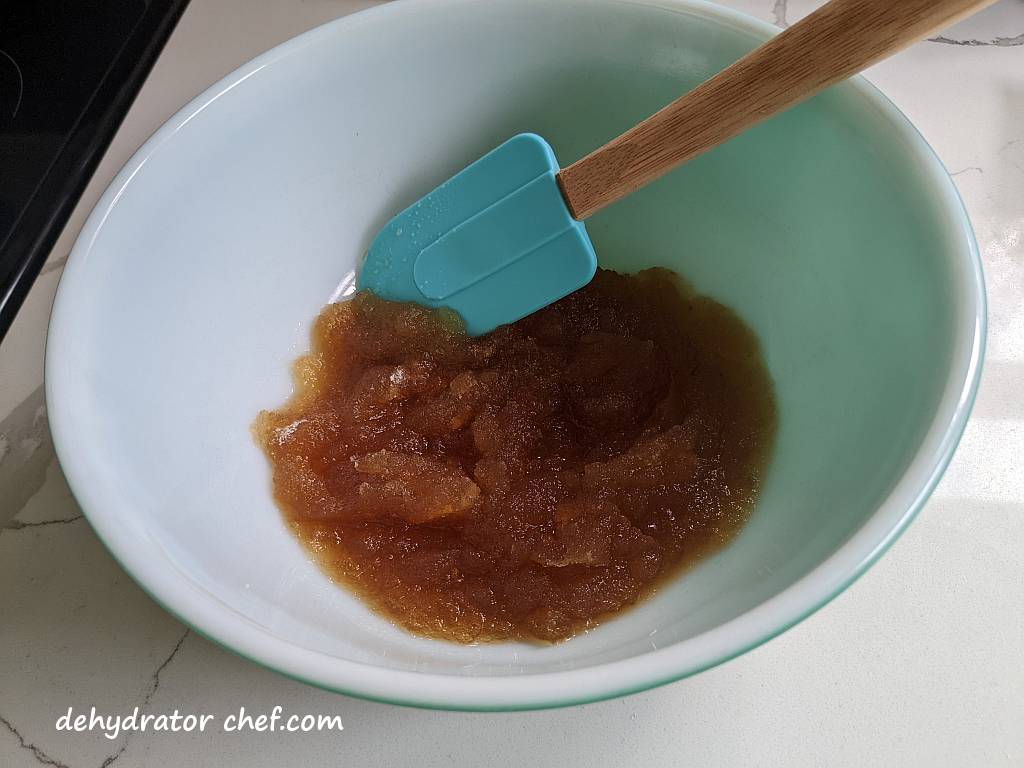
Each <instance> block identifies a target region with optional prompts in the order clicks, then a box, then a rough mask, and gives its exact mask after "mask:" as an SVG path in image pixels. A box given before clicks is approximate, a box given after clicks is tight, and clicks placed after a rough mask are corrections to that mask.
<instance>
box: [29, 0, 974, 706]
mask: <svg viewBox="0 0 1024 768" xmlns="http://www.w3.org/2000/svg"><path fill="white" fill-rule="evenodd" d="M430 2H431V4H432V5H433V6H454V5H457V4H459V5H461V4H464V3H465V2H466V0H430ZM606 2H607V3H608V4H610V5H635V6H644V7H656V8H661V9H665V10H669V11H675V12H679V13H685V14H690V15H696V16H699V17H702V18H704V19H707V20H709V21H711V22H713V23H718V24H724V25H726V26H729V27H732V28H734V29H737V30H739V31H742V32H745V33H747V34H750V35H752V36H754V37H757V38H759V39H767V38H768V37H770V36H771V35H773V34H776V33H777V32H778V31H779V30H778V28H777V27H775V26H773V25H771V24H769V23H768V22H765V21H761V20H758V19H755V18H753V17H751V16H748V15H747V14H744V13H742V12H739V11H735V10H732V9H730V8H725V7H722V6H719V5H715V4H712V3H710V2H706V1H705V0H606ZM413 3H416V4H417V5H418V6H419V7H422V6H423V0H398V2H393V3H388V4H387V5H379V6H375V7H372V8H369V9H366V10H363V11H360V12H357V13H354V14H351V15H348V16H344V17H342V18H340V19H335V20H334V21H330V22H328V23H326V24H323V25H320V26H318V27H315V28H313V29H311V30H309V31H307V32H305V33H303V34H300V35H298V36H297V37H294V38H292V39H290V40H288V41H286V42H284V43H282V44H280V45H278V46H276V47H274V48H272V49H270V50H269V51H267V52H265V53H263V54H261V55H260V56H258V57H256V58H255V59H253V60H251V61H250V62H248V63H246V64H244V65H242V66H241V67H239V68H238V69H236V70H235V71H234V72H232V73H231V74H229V75H227V76H226V77H224V78H222V79H221V80H220V81H218V82H217V83H215V84H214V85H212V86H210V87H209V88H208V89H206V90H205V91H203V93H201V94H200V95H198V96H196V97H195V98H194V99H192V100H191V101H190V102H189V103H188V104H187V105H185V106H184V107H182V108H181V109H180V110H179V111H178V112H177V113H175V115H174V116H173V117H171V118H170V119H169V120H168V121H167V122H166V123H164V124H163V125H162V126H161V127H160V128H159V129H157V130H156V131H155V132H154V133H153V135H152V136H151V137H150V138H149V139H148V140H147V141H146V142H145V143H143V144H142V146H141V147H140V148H139V149H138V150H137V151H136V152H135V153H134V154H133V155H132V157H131V159H130V160H129V161H128V162H127V163H126V164H125V166H124V167H123V168H122V169H121V170H120V171H119V172H118V174H117V175H116V176H115V178H114V179H113V181H112V182H111V183H110V185H109V186H108V187H107V189H106V191H105V192H104V193H103V195H102V197H101V198H100V200H99V202H98V203H97V204H96V206H95V208H94V209H93V211H92V212H91V214H90V215H89V217H88V219H87V220H86V222H85V225H84V226H83V228H82V230H81V232H80V233H79V235H78V238H77V240H76V242H75V245H74V247H73V248H72V251H71V254H70V256H69V258H68V262H67V265H66V267H65V270H64V272H63V274H62V275H61V279H60V283H59V285H58V289H57V294H56V297H55V299H54V304H53V309H52V312H51V318H50V326H49V331H48V335H47V342H46V352H45V390H46V405H47V411H48V413H49V421H50V429H51V432H52V435H53V442H54V448H55V451H56V454H57V457H58V459H59V461H60V464H61V466H62V468H63V470H64V474H65V476H66V478H67V481H68V485H69V487H70V489H71V491H72V493H73V495H74V497H75V499H76V500H77V502H78V503H79V505H80V506H81V508H82V510H83V512H84V513H85V516H86V518H87V519H88V520H89V523H90V525H91V526H92V527H93V529H94V530H95V532H96V534H97V536H98V537H99V539H100V540H101V541H102V542H103V544H104V546H105V547H106V548H107V550H108V551H109V552H110V554H111V555H112V557H113V558H114V560H115V561H116V562H117V563H118V564H119V565H120V566H121V567H122V568H123V569H124V570H125V572H126V573H128V574H129V576H131V578H132V579H133V580H134V581H135V582H136V583H137V584H138V585H139V586H140V587H141V588H142V590H143V591H144V592H146V594H148V595H149V596H150V597H151V598H152V599H153V600H155V601H156V602H157V603H159V604H160V605H161V606H162V607H163V608H164V609H165V610H167V611H168V612H169V613H171V614H172V615H174V616H175V617H176V618H178V619H179V620H180V621H182V622H183V623H184V624H186V625H187V626H188V627H190V628H192V629H193V630H195V631H196V632H197V633H198V634H200V635H202V636H204V637H206V638H208V639H210V640H212V641H213V642H215V643H217V644H218V645H220V646H221V647H223V648H225V649H227V650H229V651H232V652H233V653H236V654H238V655H240V656H242V657H243V658H246V659H248V660H250V661H253V662H255V663H256V664H259V665H260V666H263V667H266V668H269V669H272V670H275V671H277V672H279V673H281V674H284V675H286V676H287V677H290V678H292V679H295V680H299V681H301V682H305V683H308V684H311V685H314V686H317V687H320V688H324V689H326V690H330V691H335V692H339V693H344V694H347V695H350V696H355V697H358V698H363V699H369V700H372V701H379V702H385V703H391V704H400V705H406V706H416V707H423V708H428V709H445V710H471V711H511V710H523V709H544V708H551V707H561V706H570V705H575V704H582V703H587V702H592V701H599V700H603V699H610V698H616V697H620V696H625V695H628V694H632V693H638V692H640V691H644V690H647V689H650V688H654V687H656V686H659V685H664V684H666V683H669V682H673V681H676V680H680V679H682V678H685V677H689V676H691V675H694V674H697V673H699V672H702V671H704V670H706V669H709V668H711V667H714V666H717V665H718V664H721V663H724V662H726V661H728V660H730V659H732V658H735V657H736V656H739V655H741V654H743V653H746V652H747V651H749V650H751V649H753V648H756V647H758V646H760V645H762V644H763V643H765V642H767V641H768V640H770V639H772V638H774V637H776V636H777V635H779V634H781V633H783V632H785V631H786V630H788V629H790V628H791V627H793V626H795V625H796V624H798V623H799V622H800V621H802V620H803V619H804V618H806V617H807V616H809V615H811V614H812V613H814V612H815V611H817V610H818V609H820V608H821V607H823V606H824V605H826V604H827V603H828V602H830V601H831V600H832V599H833V598H835V597H836V596H838V595H839V594H841V593H842V592H843V591H844V590H845V589H846V588H847V587H848V586H849V585H850V584H852V583H853V582H854V581H855V580H856V579H857V578H858V577H859V576H860V575H861V574H863V573H864V572H865V571H866V570H867V569H868V568H869V567H870V566H871V565H872V564H873V563H874V562H875V561H876V560H877V559H878V558H879V557H881V555H882V554H883V553H884V552H885V551H886V550H887V549H888V548H889V547H890V546H891V545H892V544H893V542H894V541H895V540H896V539H897V538H898V537H899V536H900V534H901V533H902V532H903V531H904V530H905V529H906V527H907V526H908V525H909V524H910V522H911V521H912V520H913V519H914V517H915V516H916V515H917V513H918V512H919V511H920V509H921V508H922V506H923V505H924V503H925V502H926V501H927V499H928V497H929V496H930V495H931V492H932V491H933V489H934V488H935V486H936V484H937V483H938V481H939V479H940V478H941V476H942V474H943V472H944V471H945V469H946V467H947V466H948V464H949V461H950V459H951V458H952V456H953V453H954V451H955V449H956V447H957V444H958V443H959V440H960V437H961V435H962V434H963V431H964V428H965V426H966V423H967V419H968V416H969V413H970V410H971V407H972V405H973V403H974V399H975V396H976V393H977V389H978V383H979V380H980V376H981V367H982V360H983V357H984V347H985V329H986V297H985V287H984V280H983V276H982V267H981V258H980V254H979V251H978V246H977V243H976V241H975V238H974V233H973V231H972V228H971V224H970V221H969V219H968V216H967V212H966V209H965V207H964V204H963V201H962V200H961V198H960V195H959V193H958V191H957V189H956V186H955V184H954V183H953V181H952V179H951V178H950V176H949V174H948V172H947V171H946V169H945V167H944V166H943V165H942V162H941V161H940V160H939V158H938V157H937V155H936V154H935V152H934V151H933V150H932V148H931V147H930V146H929V145H928V143H927V142H926V141H925V140H924V138H923V137H922V136H921V134H920V133H919V132H918V131H917V129H916V128H915V127H914V126H913V125H912V124H911V123H910V121H909V120H908V119H907V118H906V117H905V116H904V115H903V114H902V113H901V112H900V111H899V110H898V109H897V108H896V107H895V106H894V105H893V104H892V103H891V102H890V101H889V100H888V99H887V98H886V97H885V96H884V95H883V94H882V93H881V92H880V91H878V90H877V89H876V88H875V87H874V86H873V85H871V84H870V83H868V82H867V81H866V80H865V79H864V78H863V77H860V76H857V77H854V78H852V79H851V80H850V81H849V83H850V87H851V90H850V91H848V93H849V94H856V98H859V100H860V101H861V102H862V104H861V106H867V107H869V108H871V109H873V110H874V111H875V113H876V114H877V116H878V117H879V118H880V119H881V120H882V121H883V122H884V123H885V125H886V130H887V131H890V132H891V133H892V135H893V137H894V138H895V139H897V140H901V141H902V142H903V145H904V147H905V148H906V149H907V152H908V159H909V160H910V161H911V162H910V166H911V167H912V168H913V169H914V171H915V173H916V174H917V175H919V177H920V179H921V183H922V185H923V186H924V188H926V189H930V190H931V191H932V192H933V193H934V194H935V196H936V198H937V199H936V200H935V201H934V202H933V205H935V206H936V208H937V209H938V210H939V211H940V212H941V213H942V214H944V215H942V216H939V217H938V220H939V221H940V222H941V226H942V228H943V232H942V235H943V239H944V240H945V241H946V242H947V243H948V244H949V245H948V249H947V250H948V253H950V254H952V256H951V258H953V259H954V262H953V263H952V265H951V274H953V275H954V277H955V280H956V284H955V286H954V288H955V293H956V295H955V296H954V297H953V298H954V301H955V306H956V325H955V328H954V332H955V338H954V343H953V349H952V359H951V362H950V366H949V375H948V378H947V381H946V384H945V387H944V390H943V393H942V397H941V400H940V402H939V404H938V407H937V409H936V412H935V414H934V416H933V419H932V422H931V425H930V427H929V429H928V432H927V433H926V435H925V436H924V438H923V439H922V441H921V443H920V445H919V446H918V449H917V452H916V453H915V455H914V457H913V459H912V460H911V462H910V464H909V465H908V466H907V468H906V470H905V471H904V473H903V475H902V476H901V477H900V478H899V480H898V481H897V483H896V484H895V486H894V487H893V488H892V490H891V491H890V492H889V494H888V496H887V497H886V498H885V499H884V500H883V501H882V502H881V504H879V506H878V508H877V509H876V510H875V512H874V513H873V514H872V515H871V517H870V518H869V519H868V520H867V521H866V522H865V524H864V525H863V526H862V527H861V528H859V529H858V530H857V531H856V532H855V533H854V534H853V535H852V536H850V538H849V539H847V540H846V541H845V542H844V543H843V544H842V545H841V546H840V547H839V548H838V549H837V550H836V551H835V552H833V553H832V554H831V555H830V556H829V557H828V558H827V559H825V560H824V561H822V562H821V563H819V564H818V565H817V566H815V567H814V568H813V569H812V570H811V571H810V572H808V573H807V574H806V575H804V576H803V577H802V578H800V579H799V580H797V581H796V582H795V583H793V584H791V585H789V586H788V587H786V588H785V589H784V590H783V591H782V592H780V593H778V594H776V595H774V596H773V597H771V598H769V599H768V600H766V601H765V602H763V603H761V604H759V605H757V606H755V607H754V608H753V609H751V610H749V611H747V612H746V613H743V614H741V615H740V616H737V617H736V618H734V619H731V620H729V621H728V622H726V623H725V624H722V625H719V626H717V627H715V628H714V629H711V630H708V631H706V632H704V633H702V634H700V635H697V636H695V637H692V638H689V639H687V640H684V641H681V642H679V643H675V644H673V645H670V646H667V647H665V648H661V649H657V650H652V651H649V652H647V653H644V654H642V655H640V656H633V657H630V658H627V659H621V660H617V661H613V662H608V663H604V664H598V665H593V666H588V667H583V668H580V669H574V670H567V671H558V672H545V673H534V674H524V675H516V676H508V677H490V676H478V677H475V676H466V677H459V676H454V675H443V674H432V673H420V672H411V671H405V670H393V669H387V668H383V667H377V666H374V665H371V664H365V663H362V662H355V661H348V660H344V659H339V658H337V657H334V656H331V655H329V654H325V653H321V652H318V651H313V650H310V649H306V648H302V647H299V646H296V645H293V644H292V643H290V642H288V641H286V640H284V639H282V638H279V637H277V636H276V635H274V634H272V633H271V632H270V631H268V630H267V629H265V628H262V627H260V626H258V625H256V624H255V623H253V622H251V621H250V620H248V619H246V618H245V617H244V616H242V615H241V614H238V613H236V612H235V611H233V610H231V609H229V608H228V607H227V606H226V605H225V604H223V603H221V602H220V601H219V600H218V599H217V598H215V597H214V596H213V595H210V594H209V593H207V592H205V591H204V590H202V589H201V588H200V587H199V586H198V585H197V584H195V583H194V582H192V581H191V579H189V577H188V576H187V575H185V574H184V573H181V572H179V571H177V569H175V568H173V566H171V565H170V563H169V561H165V562H164V563H162V564H161V565H159V566H156V567H154V566H153V561H151V560H149V559H147V558H146V557H145V556H144V555H143V553H141V551H140V550H139V549H138V548H137V547H136V546H135V543H134V542H132V541H129V538H130V537H128V536H127V535H126V534H125V533H124V530H123V528H122V527H120V526H118V525H117V522H116V519H117V517H118V514H117V513H116V512H109V511H106V510H105V509H104V507H103V504H102V503H101V499H100V495H101V494H99V493H98V492H97V489H96V485H95V484H94V483H93V482H92V481H91V477H90V476H91V472H90V471H89V468H88V466H87V462H86V461H85V460H84V459H83V456H84V455H85V452H84V451H81V450H79V448H80V443H79V441H78V440H77V439H76V436H75V435H74V434H73V433H72V432H71V431H70V430H69V429H68V428H67V427H66V425H67V424H68V423H69V414H70V412H71V411H72V410H73V406H72V400H73V398H71V397H68V396H67V394H69V393H71V392H72V391H73V388H74V383H73V381H72V378H73V377H72V376H71V375H70V371H68V370H66V369H64V368H62V366H61V364H60V361H61V359H62V357H63V355H64V351H63V350H65V349H67V348H68V347H70V346H73V345H74V334H75V325H76V324H75V322H74V314H75V306H76V303H77V301H78V299H77V296H76V293H75V284H76V282H77V276H78V274H79V273H80V272H81V271H82V270H83V268H84V267H83V265H84V263H85V262H86V261H87V259H86V256H87V254H88V252H89V250H90V249H91V247H92V245H93V243H94V242H95V240H96V238H97V237H98V235H99V232H100V230H101V229H102V227H103V224H104V222H105V220H106V218H107V216H108V215H109V214H110V212H111V210H112V208H113V207H114V206H115V205H116V204H117V201H118V199H119V198H120V196H121V195H122V194H123V193H124V191H125V189H126V188H127V187H128V185H129V184H130V183H131V181H132V179H133V177H134V176H135V174H136V173H138V171H139V170H140V169H141V168H142V166H143V165H144V164H145V163H146V161H147V159H148V158H149V157H150V156H151V155H153V153H155V152H156V151H158V150H159V148H160V147H161V146H162V145H163V144H164V142H166V141H168V140H169V139H170V138H171V137H173V135H174V134H175V133H176V132H177V131H178V130H179V129H181V128H182V127H183V126H184V125H185V124H187V123H188V122H189V121H190V120H191V119H192V118H193V117H194V116H195V115H196V114H198V113H199V112H201V111H202V110H203V109H205V108H206V107H207V106H209V105H210V104H211V103H212V102H213V101H215V100H216V99H217V98H218V97H220V96H221V95H223V94H224V93H226V92H228V91H229V90H231V89H232V88H234V87H235V86H237V85H238V84H240V83H242V82H244V81H245V80H246V79H248V78H249V77H251V76H253V75H255V74H256V73H257V72H259V71H260V70H261V69H263V68H264V67H266V66H268V65H269V64H271V63H273V62H274V61H276V60H278V59H281V58H283V57H286V56H289V55H292V54H293V53H295V52H297V51H299V50H300V49H302V48H303V47H305V46H307V45H309V44H311V43H314V42H316V41H317V40H319V39H320V38H321V37H323V36H328V35H333V34H338V33H342V32H343V31H346V30H348V31H349V32H350V31H351V29H354V28H356V27H358V26H361V25H363V24H365V23H367V22H371V21H376V20H377V19H386V18H388V17H389V16H391V15H393V14H401V13H403V12H405V8H406V6H409V5H411V4H413Z"/></svg>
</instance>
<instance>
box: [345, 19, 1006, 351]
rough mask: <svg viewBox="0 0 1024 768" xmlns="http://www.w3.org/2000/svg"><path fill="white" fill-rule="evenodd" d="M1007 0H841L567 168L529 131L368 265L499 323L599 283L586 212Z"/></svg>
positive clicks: (415, 218) (383, 285) (452, 182)
mask: <svg viewBox="0 0 1024 768" xmlns="http://www.w3.org/2000/svg"><path fill="white" fill-rule="evenodd" d="M993 1H994V0H832V2H830V3H827V4H826V5H824V6H822V7H821V8H819V9H818V10H817V11H815V12H814V13H812V14H810V15H809V16H807V17H806V18H804V19H803V20H802V21H800V22H798V23H797V24H794V25H793V26H791V27H789V28H788V29H786V30H785V31H783V32H781V33H780V34H778V35H777V36H776V37H774V38H772V39H771V40H769V41H768V42H767V43H765V44H764V45H762V46H761V47H759V48H757V49H756V50H754V51H752V52H751V53H749V54H747V55H746V56H744V57H743V58H742V59H740V60H739V61H737V62H736V63H734V64H732V65H731V66H729V67H728V68H726V69H725V70H723V71H722V72H720V73H718V74H717V75H715V76H714V77H712V78H711V79H710V80H708V81H706V82H705V83H703V84H702V85H700V86H698V87H697V88H695V89H693V90H692V91H690V92H689V93H687V94H686V95H684V96H682V97H681V98H679V99H677V100H676V101H674V102H672V103H671V104H669V105H668V106H666V107H665V108H664V109H662V110H661V111H659V112H657V113H656V114H654V115H652V116H651V117H649V118H647V119H646V120H644V121H643V122H642V123H640V124H639V125H636V126H634V127H633V128H631V129H630V130H628V131H626V132H625V133H623V134H622V135H621V136H619V137H618V138H616V139H613V140H612V141H610V142H609V143H607V144H605V145H604V146H603V147H601V148H599V149H597V150H595V151H593V152H591V153H590V154H589V155H587V156H586V157H584V158H582V159H581V160H577V161H576V162H575V163H573V164H572V165H569V166H567V167H565V168H560V166H559V164H558V161H557V160H556V159H555V154H554V152H553V151H552V149H551V147H550V146H549V145H548V143H547V142H546V141H545V140H544V139H542V138H541V137H540V136H537V135H535V134H521V135H519V136H515V137H513V138H511V139H509V140H508V141H506V142H505V143H504V144H502V145H501V146H499V147H498V148H497V149H494V150H492V151H491V152H490V153H488V154H487V155H485V156H484V157H482V158H481V159H479V160H477V161H476V162H475V163H473V164H472V165H470V166H469V167H468V168H466V169H465V170H463V171H461V172H460V173H458V174H457V175H456V176H454V177H452V178H451V179H449V180H448V181H446V182H444V183H443V184H442V185H441V186H439V187H438V188H437V189H435V190H434V191H433V192H430V193H429V194H428V195H427V196H426V197H423V198H422V199H420V200H419V202H417V203H415V204H414V205H412V206H411V207H409V208H407V209H406V210H404V211H402V212H401V213H399V214H398V215H397V216H396V217H395V218H393V219H392V220H391V221H390V222H388V223H387V224H386V225H385V226H384V228H383V229H382V230H381V232H380V233H379V234H378V235H377V237H376V238H375V239H374V241H373V244H372V245H371V247H370V250H369V252H368V253H367V256H366V261H365V263H364V265H363V268H362V270H361V272H360V275H359V280H358V285H359V287H360V288H368V289H370V290H371V291H373V292H374V293H375V294H377V295H378V296H380V297H382V298H385V299H390V300H392V301H411V302H415V303H417V304H422V305H425V306H429V307H448V308H451V309H453V310H455V311H456V312H458V313H459V315H461V316H462V319H463V320H464V322H465V325H466V330H467V332H468V333H470V334H472V335H480V334H484V333H487V332H489V331H491V330H493V329H494V328H496V327H497V326H499V325H502V324H505V323H510V322H513V321H515V320H518V319H519V318H521V317H525V316H526V315H528V314H530V313H531V312H534V311H536V310H538V309H540V308H541V307H543V306H546V305H547V304H550V303H552V302H554V301H556V300H558V299H560V298H561V297H563V296H565V295H567V294H569V293H571V292H572V291H574V290H576V289H577V288H581V287H582V286H584V285H586V284H587V283H588V282H589V281H590V279H591V278H592V277H593V276H594V272H595V271H596V269H597V257H596V255H595V253H594V247H593V245H592V244H591V242H590V238H589V237H588V236H587V232H586V229H585V227H584V225H583V221H584V219H586V218H588V217H589V216H591V215H592V214H594V213H596V212H597V211H599V210H601V209H602V208H604V207H605V206H607V205H609V204H611V203H613V202H615V201H616V200H618V199H620V198H622V197H625V196H626V195H628V194H630V193H631V192H633V191H635V190H637V189H638V188H640V187H642V186H644V185H645V184H647V183H649V182H651V181H653V180H654V179H656V178H658V177H659V176H661V175H662V174H665V173H667V172H668V171H670V170H672V169H673V168H675V167H676V166H678V165H680V164H682V163H685V162H686V161H687V160H690V159H692V158H694V157H696V156H697V155H699V154H701V153H703V152H706V151H708V150H709V149H712V148H713V147H715V146H717V145H718V144H721V143H722V142H724V141H726V140H727V139H730V138H732V137H733V136H736V135H737V134H739V133H742V132H743V131H745V130H746V129H747V128H750V127H751V126H752V125H754V124H756V123H759V122H760V121H762V120H764V119H765V118H768V117H771V116H772V115H774V114H777V113H778V112H781V111H783V110H785V109H787V108H788V107H791V106H793V105H794V104H797V103H798V102H800V101H802V100H804V99H806V98H808V97H809V96H812V95H813V94H815V93H817V92H818V91H820V90H822V89H823V88H825V87H827V86H829V85H832V84H833V83H836V82H838V81H840V80H843V79H845V78H847V77H850V76H851V75H853V74H855V73H857V72H859V71H860V70H861V69H864V68H865V67H867V66H869V65H871V64H873V63H875V62H877V61H879V60H881V59H883V58H885V57H887V56H889V55H890V54H893V53H895V52H896V51H898V50H900V49H901V48H903V47H905V46H907V45H909V44H910V43H912V42H914V41H916V40H918V39H920V38H922V37H924V36H925V35H927V34H928V33H929V32H932V31H934V30H936V29H940V28H942V27H945V26H948V25H950V24H952V23H953V22H955V21H956V20H958V19H960V18H962V17H964V16H967V15H968V14H970V13H972V12H974V11H976V10H978V9H980V8H982V7H984V6H986V5H989V4H990V3H991V2H993Z"/></svg>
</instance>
